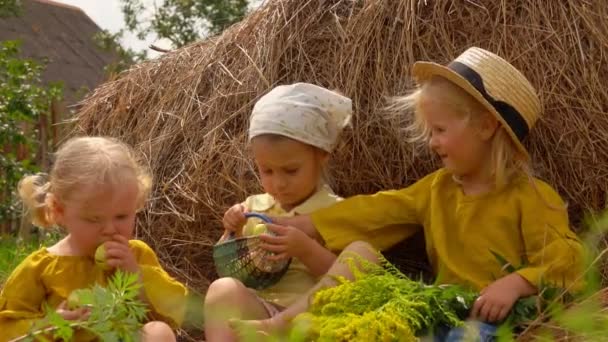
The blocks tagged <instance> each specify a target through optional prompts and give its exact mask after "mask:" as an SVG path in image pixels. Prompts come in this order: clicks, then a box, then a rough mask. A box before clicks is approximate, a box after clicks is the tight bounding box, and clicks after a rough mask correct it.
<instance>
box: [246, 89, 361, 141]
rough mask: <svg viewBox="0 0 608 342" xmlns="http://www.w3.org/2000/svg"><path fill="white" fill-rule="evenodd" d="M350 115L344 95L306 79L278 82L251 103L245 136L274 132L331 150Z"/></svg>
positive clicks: (349, 104)
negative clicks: (286, 83) (287, 82)
mask: <svg viewBox="0 0 608 342" xmlns="http://www.w3.org/2000/svg"><path fill="white" fill-rule="evenodd" d="M351 115H352V101H351V100H350V99H349V98H348V97H345V96H342V95H340V94H338V93H336V92H333V91H330V90H327V89H325V88H322V87H319V86H316V85H313V84H309V83H295V84H291V85H282V86H278V87H275V88H273V89H272V90H271V91H269V92H268V93H267V94H266V95H264V96H262V97H261V98H260V99H259V100H258V102H257V103H256V104H255V106H254V107H253V111H252V112H251V118H250V122H249V140H251V139H252V138H254V137H256V136H258V135H262V134H277V135H282V136H285V137H288V138H292V139H295V140H297V141H300V142H303V143H305V144H309V145H312V146H316V147H318V148H320V149H322V150H325V151H327V152H331V151H332V150H333V148H334V147H335V145H336V143H337V142H338V137H339V135H340V132H342V130H343V129H344V127H346V125H348V124H349V123H350V118H351Z"/></svg>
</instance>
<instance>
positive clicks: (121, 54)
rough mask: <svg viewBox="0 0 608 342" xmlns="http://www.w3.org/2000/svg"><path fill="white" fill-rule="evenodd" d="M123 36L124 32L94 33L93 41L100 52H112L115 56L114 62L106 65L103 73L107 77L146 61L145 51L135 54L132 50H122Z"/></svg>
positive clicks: (103, 31) (105, 31)
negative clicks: (121, 41)
mask: <svg viewBox="0 0 608 342" xmlns="http://www.w3.org/2000/svg"><path fill="white" fill-rule="evenodd" d="M123 35H124V30H120V31H118V32H116V33H110V31H107V30H101V31H100V32H98V33H96V34H95V36H94V37H93V40H94V41H95V43H96V44H97V46H99V47H100V48H101V49H102V50H104V51H108V52H112V53H114V54H116V55H117V58H116V60H115V61H114V62H112V63H110V64H108V65H106V67H105V72H106V74H108V75H112V74H117V73H119V72H121V71H123V70H126V69H128V68H129V66H131V65H132V64H134V63H138V62H141V61H143V60H145V59H146V57H147V53H146V51H142V52H135V51H133V50H132V49H129V48H124V47H122V45H120V43H119V42H120V40H121V38H122V36H123Z"/></svg>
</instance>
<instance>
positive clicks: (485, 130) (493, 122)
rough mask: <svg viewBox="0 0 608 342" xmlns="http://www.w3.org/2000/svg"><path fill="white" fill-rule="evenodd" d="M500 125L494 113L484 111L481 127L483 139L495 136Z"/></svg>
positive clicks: (480, 131)
mask: <svg viewBox="0 0 608 342" xmlns="http://www.w3.org/2000/svg"><path fill="white" fill-rule="evenodd" d="M499 125H500V122H498V119H496V117H494V115H492V113H490V112H484V113H482V115H481V120H480V127H479V129H480V130H479V133H480V136H481V138H482V139H483V140H490V139H491V138H492V137H493V136H494V133H496V130H497V129H498V126H499Z"/></svg>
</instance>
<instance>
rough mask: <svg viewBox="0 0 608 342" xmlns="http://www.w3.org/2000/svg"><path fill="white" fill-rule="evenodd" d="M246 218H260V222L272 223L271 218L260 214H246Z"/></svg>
mask: <svg viewBox="0 0 608 342" xmlns="http://www.w3.org/2000/svg"><path fill="white" fill-rule="evenodd" d="M245 217H246V218H251V217H255V218H259V219H260V220H262V221H264V222H266V223H272V220H271V219H270V217H268V216H266V215H264V214H260V213H254V212H251V213H245Z"/></svg>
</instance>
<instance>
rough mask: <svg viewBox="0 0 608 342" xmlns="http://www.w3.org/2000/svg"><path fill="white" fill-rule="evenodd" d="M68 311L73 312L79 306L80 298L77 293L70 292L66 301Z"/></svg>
mask: <svg viewBox="0 0 608 342" xmlns="http://www.w3.org/2000/svg"><path fill="white" fill-rule="evenodd" d="M67 304H68V309H70V310H74V309H77V308H78V307H79V306H80V296H79V295H78V291H72V293H70V295H69V296H68V299H67Z"/></svg>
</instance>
